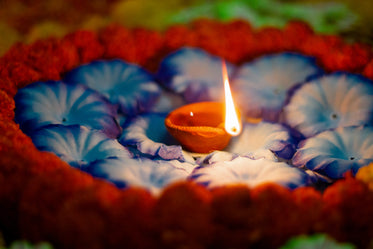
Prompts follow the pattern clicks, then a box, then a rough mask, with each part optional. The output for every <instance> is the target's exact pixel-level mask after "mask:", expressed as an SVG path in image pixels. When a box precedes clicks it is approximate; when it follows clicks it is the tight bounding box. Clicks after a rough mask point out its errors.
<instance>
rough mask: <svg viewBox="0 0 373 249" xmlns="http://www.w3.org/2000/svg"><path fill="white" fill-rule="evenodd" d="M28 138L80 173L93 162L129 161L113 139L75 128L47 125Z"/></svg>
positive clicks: (128, 153) (123, 148)
mask: <svg viewBox="0 0 373 249" xmlns="http://www.w3.org/2000/svg"><path fill="white" fill-rule="evenodd" d="M31 138H32V141H33V143H34V144H35V146H36V147H37V148H38V149H39V150H41V151H48V152H52V153H54V154H56V155H57V156H58V157H60V158H61V160H63V161H65V162H67V163H69V164H70V165H71V166H73V167H75V168H79V169H81V170H87V169H88V168H89V167H90V165H91V164H92V163H94V162H95V161H97V160H100V162H101V164H105V165H110V164H111V163H113V161H115V160H117V159H118V158H131V157H132V154H131V153H130V152H129V151H128V150H127V149H126V148H125V147H123V146H122V145H121V144H120V143H119V142H118V141H117V140H116V139H110V138H108V137H107V136H106V135H105V134H103V133H102V132H100V131H96V130H91V129H88V128H86V127H83V126H78V125H72V126H63V125H50V126H48V127H46V128H44V129H41V130H38V131H36V132H35V133H33V135H32V137H31Z"/></svg>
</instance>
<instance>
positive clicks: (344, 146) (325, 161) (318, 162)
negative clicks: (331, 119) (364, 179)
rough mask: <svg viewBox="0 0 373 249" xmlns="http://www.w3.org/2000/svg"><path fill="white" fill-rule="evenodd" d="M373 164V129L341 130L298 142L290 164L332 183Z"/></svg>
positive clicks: (347, 128)
mask: <svg viewBox="0 0 373 249" xmlns="http://www.w3.org/2000/svg"><path fill="white" fill-rule="evenodd" d="M370 162H373V127H371V126H366V127H341V128H337V129H336V130H329V131H324V132H322V133H319V134H318V135H316V136H314V137H311V138H308V139H305V140H303V141H301V142H300V144H299V149H298V151H297V152H296V153H295V154H294V157H293V164H294V165H295V166H297V167H302V166H306V167H307V168H308V169H310V170H314V171H316V172H318V173H320V174H322V175H325V176H327V177H329V178H332V179H338V178H342V177H343V175H344V174H345V173H346V172H348V171H350V170H352V172H353V173H356V172H357V171H358V169H359V168H361V167H363V166H365V165H367V164H368V163H370Z"/></svg>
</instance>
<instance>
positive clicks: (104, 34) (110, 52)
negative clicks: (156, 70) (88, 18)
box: [99, 25, 138, 63]
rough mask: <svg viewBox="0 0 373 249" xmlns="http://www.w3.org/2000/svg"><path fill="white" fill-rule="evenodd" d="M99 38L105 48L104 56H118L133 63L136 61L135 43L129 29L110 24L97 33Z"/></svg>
mask: <svg viewBox="0 0 373 249" xmlns="http://www.w3.org/2000/svg"><path fill="white" fill-rule="evenodd" d="M99 38H100V41H101V42H102V44H103V45H104V47H105V49H106V50H105V53H104V57H105V58H108V59H112V58H119V59H123V60H127V61H129V62H133V63H134V62H137V61H138V59H137V58H136V50H135V46H136V44H135V43H134V41H133V37H132V35H131V31H130V30H129V29H126V28H124V27H123V26H119V25H110V26H108V27H106V28H105V29H103V30H102V31H101V33H99Z"/></svg>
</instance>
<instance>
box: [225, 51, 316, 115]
mask: <svg viewBox="0 0 373 249" xmlns="http://www.w3.org/2000/svg"><path fill="white" fill-rule="evenodd" d="M321 72H322V70H321V69H320V68H319V67H318V66H317V65H316V63H315V59H313V58H311V57H306V56H303V55H300V54H295V53H280V54H273V55H266V56H263V57H260V58H257V59H256V60H254V61H252V62H248V63H246V64H244V65H242V66H241V67H240V68H239V69H238V72H237V74H236V75H235V77H234V79H233V81H232V88H233V91H234V92H235V99H236V100H237V103H238V105H239V106H240V108H242V112H244V113H245V114H247V115H248V116H250V117H256V118H258V117H262V118H263V119H264V120H269V121H277V119H278V117H279V114H280V112H281V110H282V107H283V105H284V103H285V101H286V97H287V92H288V90H289V89H290V88H292V87H293V86H295V85H296V84H298V83H301V82H304V81H305V80H306V79H307V78H309V77H311V76H313V75H316V74H320V73H321Z"/></svg>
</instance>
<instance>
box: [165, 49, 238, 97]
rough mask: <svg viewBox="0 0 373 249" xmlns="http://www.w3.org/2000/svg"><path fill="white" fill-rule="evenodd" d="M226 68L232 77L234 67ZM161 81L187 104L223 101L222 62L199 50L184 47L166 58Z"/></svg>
mask: <svg viewBox="0 0 373 249" xmlns="http://www.w3.org/2000/svg"><path fill="white" fill-rule="evenodd" d="M226 65H227V71H228V77H229V76H231V75H232V73H233V71H234V66H233V65H232V64H230V63H227V64H226ZM158 79H159V81H160V82H161V83H163V84H164V85H165V86H166V88H169V89H171V90H172V91H174V92H175V93H178V94H181V95H182V96H183V97H184V99H185V100H186V101H187V102H188V103H191V102H199V101H221V100H223V98H224V88H223V76H222V59H221V58H219V57H217V56H213V55H211V54H208V53H207V52H205V51H204V50H202V49H199V48H190V47H185V48H182V49H180V50H178V51H176V52H174V53H171V54H170V55H168V56H167V57H166V58H164V59H163V61H162V62H161V64H160V68H159V70H158Z"/></svg>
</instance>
